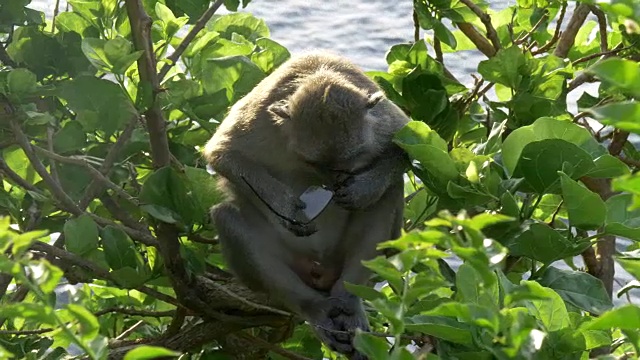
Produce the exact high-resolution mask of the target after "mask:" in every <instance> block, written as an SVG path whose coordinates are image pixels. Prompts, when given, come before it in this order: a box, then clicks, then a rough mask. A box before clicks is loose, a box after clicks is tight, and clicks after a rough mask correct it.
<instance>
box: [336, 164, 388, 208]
mask: <svg viewBox="0 0 640 360" xmlns="http://www.w3.org/2000/svg"><path fill="white" fill-rule="evenodd" d="M388 176H389V175H388V174H381V173H380V172H379V171H373V170H370V171H365V172H361V173H357V174H340V175H338V176H337V178H336V185H334V191H335V194H334V197H333V199H334V201H335V202H336V204H338V205H339V206H340V207H343V208H345V209H348V210H362V209H366V208H368V207H369V206H371V205H373V204H375V203H376V202H377V201H378V200H380V198H381V197H382V195H383V194H384V192H385V191H386V190H387V188H388V186H389V179H388Z"/></svg>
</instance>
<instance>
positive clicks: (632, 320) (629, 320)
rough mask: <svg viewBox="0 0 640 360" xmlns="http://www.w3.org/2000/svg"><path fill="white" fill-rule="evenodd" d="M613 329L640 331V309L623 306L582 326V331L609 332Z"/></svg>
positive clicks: (633, 306)
mask: <svg viewBox="0 0 640 360" xmlns="http://www.w3.org/2000/svg"><path fill="white" fill-rule="evenodd" d="M612 328H619V329H624V330H632V331H637V330H638V329H640V307H638V306H636V305H631V304H630V305H623V306H621V307H619V308H617V309H613V310H610V311H607V312H606V313H604V314H602V315H601V316H600V317H598V318H596V319H594V320H592V321H589V322H585V323H583V324H582V325H581V326H580V330H609V329H612Z"/></svg>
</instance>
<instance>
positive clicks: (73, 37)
mask: <svg viewBox="0 0 640 360" xmlns="http://www.w3.org/2000/svg"><path fill="white" fill-rule="evenodd" d="M68 3H69V4H70V10H69V11H66V12H65V11H62V12H60V13H59V14H57V16H56V17H55V21H54V19H50V18H46V19H45V17H44V15H43V14H42V13H40V12H38V11H35V10H33V9H31V8H29V1H28V0H20V1H14V0H12V1H8V0H4V1H2V0H0V36H1V37H2V39H3V46H2V47H0V62H2V63H3V65H4V67H2V68H1V69H0V94H1V95H2V98H1V99H0V101H2V104H3V109H4V110H3V111H4V112H3V114H2V116H0V151H2V156H1V157H0V175H1V180H2V187H0V357H2V358H38V359H40V358H46V359H61V358H64V357H68V356H76V355H83V356H86V357H88V358H91V359H103V358H106V357H107V356H108V355H111V356H116V357H124V358H125V359H151V358H155V357H174V356H179V354H183V353H184V354H186V355H185V356H186V357H189V358H228V357H229V356H230V355H237V356H245V357H250V358H269V359H282V358H300V357H307V358H313V359H321V358H323V357H326V358H336V355H335V354H334V353H332V352H331V351H330V350H329V349H327V348H325V347H324V346H323V345H321V343H320V342H319V341H318V340H317V339H316V338H315V336H314V335H313V332H312V330H311V329H310V327H309V326H308V325H306V324H299V323H296V322H292V321H291V319H289V318H288V317H285V316H282V312H279V311H277V310H275V309H273V308H270V307H269V304H266V305H265V304H264V299H261V298H260V297H259V296H255V294H251V293H250V292H248V291H247V290H246V289H245V288H243V287H242V286H240V285H238V284H237V283H234V280H232V279H230V278H229V277H228V276H227V275H226V274H225V273H224V272H223V271H222V270H224V268H225V266H224V265H225V264H224V263H223V262H222V260H221V257H220V249H219V247H218V244H217V243H216V240H215V239H216V229H215V228H214V227H213V226H212V225H211V223H210V222H209V216H208V211H209V209H210V208H211V207H212V206H213V205H215V204H217V203H218V202H219V201H220V194H219V193H218V191H217V189H216V186H215V177H216V176H215V175H211V174H210V173H209V172H207V169H206V167H205V164H204V163H203V160H202V159H201V156H200V149H201V147H202V146H203V145H204V144H205V142H206V141H207V140H208V139H209V138H210V136H211V135H212V133H213V132H214V131H215V129H216V127H217V126H218V124H219V123H220V122H221V121H222V120H223V118H224V116H225V114H226V112H227V110H228V109H229V107H230V106H231V105H232V104H234V103H235V102H236V101H238V100H239V99H241V98H242V97H243V96H244V95H245V94H247V93H248V92H249V91H250V90H251V89H252V88H253V87H254V86H255V85H256V84H257V83H258V82H260V81H261V80H262V79H263V78H265V77H266V76H268V75H269V74H270V73H272V72H273V71H274V70H275V69H276V68H277V67H278V66H280V65H281V64H282V63H283V62H284V61H286V60H287V59H288V58H289V57H290V53H289V51H288V50H287V49H286V48H285V47H283V46H282V45H280V44H278V43H277V42H276V41H274V40H272V39H270V38H269V36H270V32H269V28H268V26H267V24H266V23H265V22H264V21H263V20H261V19H258V18H256V17H254V16H253V15H251V14H250V13H244V12H243V13H240V12H235V11H237V10H238V9H239V8H240V7H242V8H244V7H246V6H247V5H248V4H249V0H243V1H242V2H240V1H239V0H235V1H234V0H225V1H217V2H215V3H214V4H210V2H209V1H208V0H207V1H205V0H189V1H177V0H165V1H157V0H144V1H136V0H126V1H119V0H83V1H80V0H69V1H68ZM473 3H475V2H472V1H468V0H455V1H440V0H437V1H435V0H415V1H414V8H415V14H416V19H417V22H418V24H417V25H418V26H419V27H420V28H421V29H422V30H424V31H425V34H426V39H416V41H415V42H413V43H411V44H396V45H393V46H392V47H391V48H390V49H389V50H388V52H387V55H386V61H387V64H388V69H387V71H372V72H370V73H369V75H370V76H371V78H372V79H374V80H375V81H377V82H378V84H379V85H380V86H381V87H382V88H383V90H384V91H385V93H386V94H387V96H388V97H389V98H390V99H391V100H392V101H394V102H396V103H397V104H398V105H399V106H400V107H401V108H402V109H403V110H405V111H406V112H407V114H409V115H410V116H411V119H412V121H411V122H410V123H409V124H408V125H407V126H405V127H404V128H403V129H401V130H400V131H399V132H398V133H397V134H396V135H395V138H394V142H395V143H396V144H397V145H398V146H399V147H401V148H402V149H403V150H404V151H406V152H407V154H408V155H409V156H410V157H411V158H412V160H413V163H412V167H411V169H410V170H409V171H408V173H407V179H408V181H407V182H406V187H405V188H406V193H407V195H408V196H407V203H406V206H405V222H404V228H405V231H404V233H403V235H402V236H401V237H400V238H398V239H395V240H392V241H388V242H385V243H383V244H380V245H379V248H380V249H381V250H382V249H385V250H386V251H387V252H388V253H390V254H391V255H390V256H388V257H385V256H379V257H376V258H374V259H369V260H367V261H365V262H364V265H365V266H366V267H368V268H369V269H371V270H372V272H373V273H374V280H377V282H378V286H376V287H375V288H374V287H370V286H364V285H355V284H347V288H348V290H349V291H351V292H352V293H354V294H356V295H358V296H360V297H361V298H363V299H364V300H365V301H366V304H367V307H368V309H369V310H371V311H369V315H370V321H371V323H372V328H373V330H372V331H371V332H366V333H365V332H361V331H358V332H357V336H356V340H355V345H356V347H357V348H358V349H359V350H360V351H362V352H363V353H365V354H367V355H368V356H369V357H370V358H371V359H413V358H427V359H440V358H441V359H451V358H458V359H493V358H498V359H552V358H562V359H583V358H588V357H589V354H590V353H592V355H593V356H598V354H599V353H603V352H610V353H611V355H613V356H638V354H639V353H640V336H639V334H638V328H640V323H638V321H639V320H638V319H640V308H639V307H638V306H637V305H634V304H628V305H624V306H614V303H613V302H612V296H613V295H617V297H619V296H622V295H624V294H627V293H629V292H633V291H637V289H638V288H640V285H639V284H640V283H639V281H640V253H639V251H640V250H638V245H637V242H638V241H640V209H638V208H639V207H640V177H638V175H637V170H638V169H639V168H640V153H639V152H638V149H637V146H636V145H635V144H634V143H633V142H632V140H633V139H634V138H633V137H632V135H631V134H639V133H640V125H639V124H640V123H639V119H640V103H639V97H640V81H639V80H640V66H639V65H638V59H639V58H640V45H639V44H640V41H639V40H640V30H638V29H639V27H638V22H639V21H640V18H638V14H640V8H639V5H638V4H637V2H636V1H634V0H613V1H611V2H609V3H598V4H591V2H588V1H585V2H583V3H579V4H577V5H576V9H566V7H567V4H566V2H564V1H562V0H548V1H547V0H536V1H530V0H518V1H517V2H516V4H513V5H512V6H510V7H508V8H506V9H504V10H501V11H493V10H491V9H489V8H488V7H487V6H486V4H484V3H481V2H478V3H479V4H473ZM220 4H224V6H225V7H226V8H227V9H228V10H230V13H229V14H226V15H213V11H209V10H215V8H216V7H217V6H220ZM138 5H139V6H138ZM209 6H211V8H209ZM255 6H260V4H259V2H257V3H256V4H255ZM208 9H209V10H208ZM141 11H144V13H146V14H148V16H149V17H150V20H151V24H149V25H150V26H148V27H144V28H143V26H144V22H143V21H142V20H143V19H144V14H143V13H142V12H141ZM589 11H591V12H593V13H594V14H595V15H596V18H597V19H598V21H600V22H602V21H606V22H608V25H609V27H607V23H606V22H605V23H602V24H599V23H598V22H597V21H592V20H587V21H586V22H585V19H584V18H582V19H580V14H582V13H585V14H586V13H588V12H589ZM205 13H206V14H208V15H203V14H205ZM212 15H213V16H212ZM208 16H209V17H210V18H209V17H208ZM569 17H571V18H572V21H576V22H577V23H579V24H583V26H582V27H579V29H578V28H576V29H575V30H576V31H573V30H572V29H569V28H565V30H564V31H563V32H560V31H558V30H559V29H560V27H558V28H557V29H556V25H555V24H556V23H558V24H560V25H562V24H565V25H566V22H567V19H568V18H569ZM553 20H555V22H553ZM598 25H604V27H602V26H598ZM141 29H142V30H145V31H142V30H141ZM603 29H604V30H607V31H606V32H602V33H601V31H603ZM187 34H189V35H187ZM145 36H146V38H145ZM146 41H148V44H147V43H146ZM147 45H150V46H151V48H150V49H146V48H145V46H147ZM469 49H479V50H480V51H482V52H483V53H484V54H485V55H486V56H487V59H486V60H484V61H482V62H480V64H479V65H478V68H477V73H478V74H479V75H480V76H481V78H478V79H477V80H476V82H475V84H474V85H473V86H471V87H467V86H465V85H463V84H462V83H461V82H460V81H458V80H457V79H455V78H454V77H453V76H452V75H451V74H450V73H449V72H448V70H447V69H446V62H445V61H444V60H445V59H444V56H443V53H445V54H446V53H448V52H455V51H462V50H469ZM565 49H566V50H565ZM605 50H606V51H605ZM152 59H153V60H154V61H151V60H152ZM156 61H157V64H156V63H155V62H156ZM156 65H157V66H156ZM156 76H158V77H159V78H158V79H157V81H155V80H154V78H155V77H156ZM585 81H597V82H598V83H599V87H598V89H597V94H595V95H594V94H591V93H589V92H585V93H584V94H583V95H582V96H581V97H580V99H579V100H578V102H577V105H578V111H577V112H576V111H574V110H572V107H571V106H569V105H568V104H567V98H568V95H569V94H571V93H572V92H573V91H576V89H580V88H581V87H580V86H581V85H582V84H583V83H584V82H585ZM492 89H493V90H494V92H495V96H494V95H488V94H489V91H491V90H492ZM598 124H600V125H598ZM601 125H602V126H601ZM601 127H602V128H601ZM630 133H631V134H630ZM164 135H166V143H164V142H163V140H159V139H160V138H162V139H164V138H165V136H164ZM611 236H618V237H622V238H626V239H627V240H629V241H630V244H631V245H629V246H628V247H627V248H626V249H624V251H621V252H619V253H614V249H615V246H614V245H615V244H614V241H615V240H613V239H612V238H611ZM596 251H597V252H598V255H599V256H598V257H596V256H595V252H596ZM576 256H582V258H583V260H584V261H583V263H584V267H579V266H576V265H575V264H574V262H575V257H576ZM614 260H615V261H617V263H618V264H619V265H620V266H621V267H622V268H624V269H625V270H626V271H627V272H628V273H629V274H630V275H631V276H632V277H634V279H635V280H633V281H631V282H629V283H628V284H625V285H624V286H623V287H622V289H620V290H619V292H618V293H617V294H613V292H612V285H613V284H612V275H613V274H612V273H611V271H613V261H614ZM563 263H564V264H563ZM265 311H266V312H267V313H268V314H269V316H264V315H265ZM237 319H245V320H246V321H245V322H242V321H240V322H239V321H237ZM247 319H248V320H247ZM380 334H384V336H380ZM389 339H393V341H389ZM276 343H277V344H276ZM132 344H137V345H142V346H138V347H134V348H133V349H131V347H130V345H132ZM72 345H73V346H72ZM408 345H411V346H408ZM169 349H171V350H169ZM596 349H598V350H599V352H595V351H593V350H596ZM602 349H604V350H605V351H600V350H602ZM129 350H131V351H129ZM592 351H593V352H592ZM419 356H423V357H419ZM603 358H606V357H603Z"/></svg>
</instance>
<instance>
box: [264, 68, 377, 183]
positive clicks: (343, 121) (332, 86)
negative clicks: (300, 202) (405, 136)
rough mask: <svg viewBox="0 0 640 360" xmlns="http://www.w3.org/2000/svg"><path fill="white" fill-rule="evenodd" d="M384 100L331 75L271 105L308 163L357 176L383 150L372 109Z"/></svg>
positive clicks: (302, 85) (320, 74)
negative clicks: (377, 147) (375, 148)
mask: <svg viewBox="0 0 640 360" xmlns="http://www.w3.org/2000/svg"><path fill="white" fill-rule="evenodd" d="M382 98H383V95H382V93H381V92H376V93H374V94H369V93H367V92H366V91H365V90H362V89H359V88H357V87H356V86H354V85H353V84H352V83H350V82H349V81H347V80H346V79H344V78H343V75H341V74H338V73H335V72H331V71H319V72H318V73H316V74H314V75H311V76H308V77H306V78H304V79H302V80H301V81H300V84H299V86H298V88H297V90H296V91H295V92H294V93H293V94H292V95H291V96H290V97H289V98H288V99H286V100H283V101H279V102H277V103H275V104H273V105H271V106H270V107H269V111H270V112H272V113H273V114H274V115H275V116H276V119H277V121H278V122H279V124H280V126H281V127H282V129H283V131H284V132H285V134H286V136H287V139H288V146H289V148H290V150H291V151H292V152H294V153H296V154H298V155H299V156H300V158H301V160H302V161H304V162H306V163H308V164H310V165H312V166H314V167H317V168H322V169H327V170H335V171H343V172H353V171H354V170H356V169H358V168H360V167H362V166H365V165H366V164H367V163H368V162H369V160H370V159H368V158H367V156H366V155H367V154H371V153H373V151H371V150H372V148H374V147H376V146H378V142H377V141H376V140H377V139H376V134H375V132H374V128H375V126H374V124H375V122H377V120H378V119H376V118H375V116H374V115H373V114H372V112H371V109H372V108H373V107H374V106H375V105H376V104H377V103H378V102H379V101H380V100H381V99H382Z"/></svg>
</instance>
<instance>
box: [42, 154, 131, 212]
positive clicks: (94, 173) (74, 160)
mask: <svg viewBox="0 0 640 360" xmlns="http://www.w3.org/2000/svg"><path fill="white" fill-rule="evenodd" d="M33 148H34V149H35V150H36V151H37V152H39V153H41V154H43V155H45V156H46V157H48V158H50V159H52V160H56V161H59V162H61V163H66V164H72V165H78V166H82V167H84V168H85V169H87V170H88V171H89V174H90V175H91V177H92V178H93V179H94V180H96V181H99V182H101V183H102V184H103V185H105V186H106V187H108V188H109V189H111V190H113V191H115V192H116V193H117V194H118V195H119V196H120V197H122V198H124V199H127V200H128V201H130V202H131V203H132V204H135V205H138V200H137V199H134V198H133V197H132V196H131V195H129V194H128V193H127V192H126V191H124V190H123V189H122V188H121V187H120V186H118V185H116V184H114V183H113V182H112V181H111V180H109V179H108V178H107V177H106V176H104V175H103V174H102V173H101V172H100V171H98V170H97V169H96V168H94V167H93V166H91V164H89V162H87V160H86V159H83V158H80V157H67V156H62V155H58V154H56V153H54V152H51V151H49V150H46V149H43V148H41V147H39V146H36V145H33Z"/></svg>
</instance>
